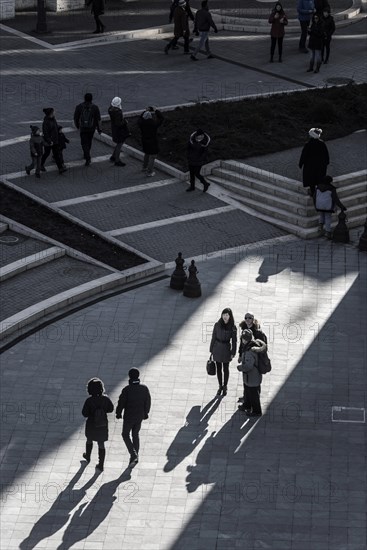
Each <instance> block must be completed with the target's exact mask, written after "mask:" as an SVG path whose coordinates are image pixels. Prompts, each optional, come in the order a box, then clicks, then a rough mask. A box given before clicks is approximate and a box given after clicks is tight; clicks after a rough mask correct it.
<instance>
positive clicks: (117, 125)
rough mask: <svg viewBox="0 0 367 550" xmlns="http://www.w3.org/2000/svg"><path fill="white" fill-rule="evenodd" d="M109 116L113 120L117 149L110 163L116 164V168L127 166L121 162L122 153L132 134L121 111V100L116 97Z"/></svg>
mask: <svg viewBox="0 0 367 550" xmlns="http://www.w3.org/2000/svg"><path fill="white" fill-rule="evenodd" d="M108 114H109V115H110V120H111V133H112V141H113V142H114V143H116V147H115V149H114V150H113V153H112V156H111V157H110V161H111V162H114V163H115V166H126V164H125V163H124V162H122V161H121V160H120V153H121V148H122V146H123V143H124V141H125V139H126V138H127V137H129V135H130V132H129V128H128V125H127V122H126V120H125V119H124V115H123V112H122V109H121V98H120V97H114V98H113V100H112V101H111V105H110V107H109V108H108Z"/></svg>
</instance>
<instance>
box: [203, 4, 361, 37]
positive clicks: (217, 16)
mask: <svg viewBox="0 0 367 550" xmlns="http://www.w3.org/2000/svg"><path fill="white" fill-rule="evenodd" d="M362 4H363V2H362V0H352V6H351V7H350V8H348V9H344V10H341V11H336V10H333V17H334V20H335V25H336V27H337V28H338V27H345V26H346V25H349V24H350V23H351V20H352V19H353V18H356V17H358V16H359V15H360V13H361V9H362ZM263 6H264V8H256V9H254V8H249V9H246V8H239V9H235V10H230V9H224V10H215V9H212V10H210V11H211V13H212V15H213V19H214V21H215V23H216V25H217V26H218V27H219V28H220V29H222V30H226V31H235V32H251V33H259V34H269V23H268V18H269V14H270V11H271V9H272V7H273V4H263ZM285 11H286V13H287V16H288V25H287V29H286V32H287V34H290V33H299V32H300V27H299V21H298V18H297V10H296V9H295V8H291V9H288V8H286V7H285ZM224 12H225V13H224ZM231 12H232V13H231Z"/></svg>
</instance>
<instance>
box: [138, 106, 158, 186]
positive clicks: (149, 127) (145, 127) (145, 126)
mask: <svg viewBox="0 0 367 550" xmlns="http://www.w3.org/2000/svg"><path fill="white" fill-rule="evenodd" d="M162 122H163V115H162V113H161V112H160V111H158V109H154V107H148V108H147V109H146V110H145V111H144V112H143V113H142V114H141V115H140V118H139V120H138V126H139V128H140V132H141V141H142V146H143V151H144V161H143V172H146V173H147V176H154V174H155V173H154V172H153V168H154V160H155V158H156V156H157V155H158V153H159V144H158V128H159V127H160V125H161V124H162Z"/></svg>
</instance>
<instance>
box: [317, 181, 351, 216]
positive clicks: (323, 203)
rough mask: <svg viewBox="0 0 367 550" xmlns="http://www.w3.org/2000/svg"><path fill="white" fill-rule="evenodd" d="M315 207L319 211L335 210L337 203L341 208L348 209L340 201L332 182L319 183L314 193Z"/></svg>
mask: <svg viewBox="0 0 367 550" xmlns="http://www.w3.org/2000/svg"><path fill="white" fill-rule="evenodd" d="M314 203H315V208H316V210H317V211H318V212H335V205H336V206H339V208H340V209H341V210H343V211H344V210H346V208H345V206H344V205H343V204H342V203H341V202H340V200H339V197H338V194H337V192H336V189H335V187H334V185H332V184H331V183H325V182H322V183H319V184H318V186H317V187H316V192H315V195H314Z"/></svg>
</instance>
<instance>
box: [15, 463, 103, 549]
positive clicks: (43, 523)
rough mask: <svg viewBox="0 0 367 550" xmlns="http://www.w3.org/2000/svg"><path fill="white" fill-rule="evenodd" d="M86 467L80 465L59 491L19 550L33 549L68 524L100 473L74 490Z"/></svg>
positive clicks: (83, 464)
mask: <svg viewBox="0 0 367 550" xmlns="http://www.w3.org/2000/svg"><path fill="white" fill-rule="evenodd" d="M86 466H87V462H82V463H81V465H80V468H79V470H78V471H77V472H76V474H75V475H74V477H73V478H72V479H71V480H70V482H69V483H68V485H67V487H65V489H63V490H62V491H60V493H59V494H58V496H57V498H56V500H55V501H54V503H53V504H52V506H51V508H50V509H49V510H48V512H46V514H44V515H43V516H42V517H41V518H40V519H39V520H38V521H37V523H35V525H34V526H33V528H32V531H31V532H30V534H29V535H28V537H27V538H26V539H24V540H23V541H22V542H21V543H20V545H19V549H20V550H31V549H32V548H35V547H36V546H37V544H39V543H40V542H41V541H42V540H43V539H46V538H49V537H51V536H52V535H53V534H55V533H56V532H57V531H58V530H59V529H61V528H62V527H63V525H65V524H66V523H67V522H68V520H69V518H70V514H71V512H72V510H73V509H74V508H75V507H76V506H77V504H78V503H79V502H80V501H81V500H82V499H83V498H84V496H85V494H86V492H87V490H88V489H89V488H90V487H92V485H93V483H94V482H95V481H96V479H97V478H98V476H99V475H100V472H96V473H95V474H94V475H93V476H92V477H91V478H90V479H89V481H87V483H85V485H83V487H80V489H74V486H75V485H76V483H77V482H78V481H79V479H80V478H81V476H82V474H83V472H84V470H85V467H86Z"/></svg>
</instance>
